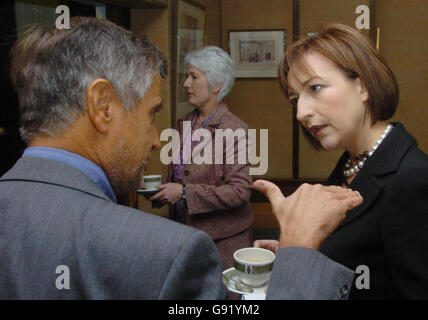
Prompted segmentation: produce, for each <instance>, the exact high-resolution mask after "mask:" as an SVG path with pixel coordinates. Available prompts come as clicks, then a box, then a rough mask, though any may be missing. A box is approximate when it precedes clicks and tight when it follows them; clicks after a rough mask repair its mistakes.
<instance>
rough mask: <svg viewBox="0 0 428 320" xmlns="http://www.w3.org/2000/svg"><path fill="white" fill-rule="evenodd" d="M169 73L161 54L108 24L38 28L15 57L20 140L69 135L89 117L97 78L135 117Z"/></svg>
mask: <svg viewBox="0 0 428 320" xmlns="http://www.w3.org/2000/svg"><path fill="white" fill-rule="evenodd" d="M166 70H167V62H166V59H165V57H164V56H163V55H162V53H161V52H160V51H159V49H157V48H156V47H155V46H154V45H152V44H151V43H150V42H148V41H147V40H146V39H144V38H142V37H137V36H136V35H134V34H133V33H131V32H130V31H128V30H126V29H124V28H122V27H119V26H117V25H116V24H114V23H113V22H110V21H108V20H100V19H95V18H89V17H73V18H71V19H70V29H61V30H59V29H56V28H55V27H54V26H53V27H50V28H47V29H41V28H38V27H33V28H31V29H30V30H28V31H27V32H26V33H25V34H24V36H23V37H22V38H21V39H20V40H19V41H18V42H17V43H16V44H15V46H14V48H13V49H12V51H11V78H12V83H13V86H14V88H15V90H16V91H17V93H18V98H19V109H20V133H21V137H22V139H23V140H24V141H25V142H26V143H28V142H29V141H31V140H32V139H33V138H34V137H35V136H37V135H40V134H42V133H43V134H47V135H50V136H55V135H57V134H60V133H62V132H64V131H65V130H66V129H67V128H69V127H70V126H71V125H72V124H73V122H74V121H76V120H77V118H78V117H79V116H80V115H82V114H84V113H85V112H86V110H87V107H86V90H87V88H88V87H89V85H90V84H91V83H92V82H93V81H94V80H96V79H98V78H103V79H106V80H108V81H109V82H110V83H111V84H112V86H113V88H114V89H115V91H116V93H117V94H118V96H119V97H120V98H121V99H122V103H123V106H124V109H125V110H126V111H132V110H134V108H136V107H137V105H138V101H139V100H141V99H142V97H143V96H144V94H145V93H146V92H147V89H148V88H149V87H150V86H151V84H152V81H153V79H154V77H155V75H156V74H159V73H160V74H161V76H162V77H165V76H166V73H167V71H166Z"/></svg>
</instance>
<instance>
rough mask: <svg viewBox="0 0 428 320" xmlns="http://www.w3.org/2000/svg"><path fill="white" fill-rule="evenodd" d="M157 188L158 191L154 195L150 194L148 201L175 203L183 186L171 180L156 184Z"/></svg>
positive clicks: (179, 197)
mask: <svg viewBox="0 0 428 320" xmlns="http://www.w3.org/2000/svg"><path fill="white" fill-rule="evenodd" d="M157 188H158V189H159V190H160V191H159V192H158V193H156V194H155V195H154V196H152V197H151V198H149V201H155V200H157V201H158V202H160V203H162V204H166V203H170V204H175V203H176V202H177V201H179V200H180V199H181V192H182V188H183V186H182V185H181V184H179V183H173V182H169V183H164V184H161V185H159V186H157Z"/></svg>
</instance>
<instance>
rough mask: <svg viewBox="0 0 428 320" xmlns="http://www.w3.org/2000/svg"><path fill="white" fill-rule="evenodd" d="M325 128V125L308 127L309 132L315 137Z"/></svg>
mask: <svg viewBox="0 0 428 320" xmlns="http://www.w3.org/2000/svg"><path fill="white" fill-rule="evenodd" d="M325 128H327V125H321V126H311V127H310V128H309V130H310V131H311V133H312V134H313V135H314V136H315V137H317V136H319V135H320V134H321V133H322V132H323V131H324V129H325Z"/></svg>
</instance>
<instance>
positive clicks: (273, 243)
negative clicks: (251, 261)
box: [254, 240, 279, 254]
mask: <svg viewBox="0 0 428 320" xmlns="http://www.w3.org/2000/svg"><path fill="white" fill-rule="evenodd" d="M254 248H263V249H268V250H270V251H272V252H273V253H275V254H276V251H277V250H278V249H279V241H277V240H256V241H254Z"/></svg>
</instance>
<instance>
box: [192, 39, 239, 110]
mask: <svg viewBox="0 0 428 320" xmlns="http://www.w3.org/2000/svg"><path fill="white" fill-rule="evenodd" d="M184 64H185V66H186V67H187V66H193V67H195V68H198V69H199V70H201V71H202V72H204V73H205V74H206V77H207V81H208V87H209V88H210V89H212V88H214V87H215V86H216V85H218V84H220V83H222V84H223V85H222V87H221V89H220V92H219V94H218V96H217V101H218V102H220V101H222V100H223V99H224V97H226V95H227V94H228V93H229V91H230V89H232V87H233V83H234V82H235V65H234V64H233V61H232V59H231V58H230V56H229V55H228V54H227V53H226V52H224V51H223V50H222V49H220V48H219V47H215V46H207V47H203V48H201V49H198V50H195V51H191V52H189V53H188V54H187V55H186V56H185V58H184Z"/></svg>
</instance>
